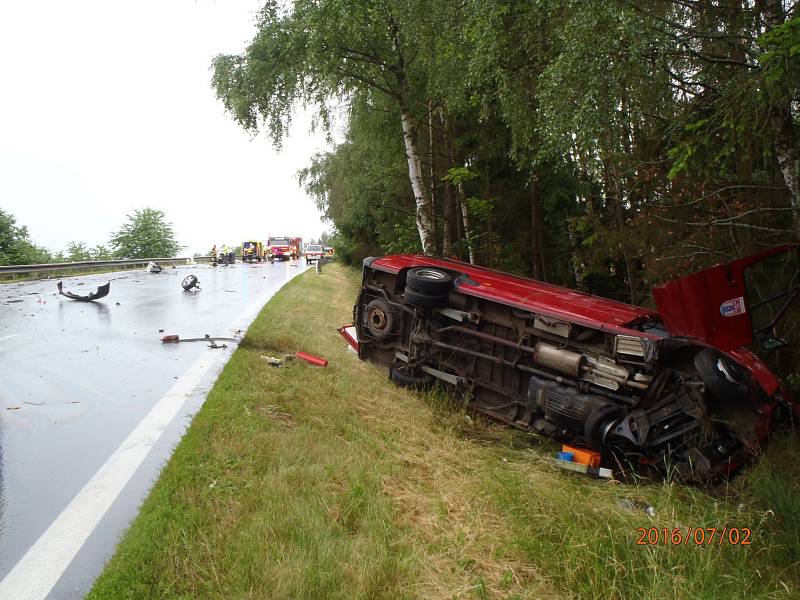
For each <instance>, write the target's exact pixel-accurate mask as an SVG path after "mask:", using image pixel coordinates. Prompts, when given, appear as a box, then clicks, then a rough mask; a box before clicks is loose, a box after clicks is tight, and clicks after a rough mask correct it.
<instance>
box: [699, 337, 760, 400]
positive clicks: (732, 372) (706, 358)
mask: <svg viewBox="0 0 800 600" xmlns="http://www.w3.org/2000/svg"><path fill="white" fill-rule="evenodd" d="M694 366H695V368H696V369H697V374H698V375H700V379H702V380H703V383H704V384H705V385H706V389H707V390H708V391H709V392H711V395H712V396H713V397H714V398H715V399H716V400H718V401H722V402H725V403H728V402H744V401H746V400H747V399H748V398H749V397H750V385H749V383H750V377H749V375H748V374H747V371H745V370H744V367H742V366H741V365H740V364H739V363H737V362H735V361H734V360H732V359H730V358H728V357H727V356H725V355H724V354H722V352H720V351H719V350H714V349H713V348H706V349H705V350H701V351H700V352H698V353H697V356H695V357H694Z"/></svg>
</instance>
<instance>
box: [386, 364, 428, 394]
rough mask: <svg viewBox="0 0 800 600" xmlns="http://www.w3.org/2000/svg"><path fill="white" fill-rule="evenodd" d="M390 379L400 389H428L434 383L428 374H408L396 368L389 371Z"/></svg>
mask: <svg viewBox="0 0 800 600" xmlns="http://www.w3.org/2000/svg"><path fill="white" fill-rule="evenodd" d="M389 379H391V380H392V381H393V382H394V383H395V384H396V385H398V386H399V387H405V388H413V389H416V390H419V389H423V388H425V387H428V386H429V385H430V384H431V382H432V381H433V377H431V376H430V375H428V374H427V373H419V374H417V373H408V372H407V370H400V369H395V368H392V370H391V371H389Z"/></svg>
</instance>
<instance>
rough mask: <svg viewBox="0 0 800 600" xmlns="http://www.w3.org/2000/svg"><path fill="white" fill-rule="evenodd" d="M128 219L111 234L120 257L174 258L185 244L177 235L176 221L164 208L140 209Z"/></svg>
mask: <svg viewBox="0 0 800 600" xmlns="http://www.w3.org/2000/svg"><path fill="white" fill-rule="evenodd" d="M127 219H128V220H127V222H126V223H125V224H124V225H123V226H122V227H121V228H120V230H119V231H117V232H116V233H114V234H113V235H112V236H111V240H110V242H109V243H110V245H111V248H112V249H113V251H114V256H117V257H119V258H171V257H173V256H175V255H176V254H177V253H178V250H180V249H181V245H180V244H178V242H177V240H176V239H175V234H174V232H173V230H172V225H171V224H169V223H167V222H166V221H165V220H164V219H165V215H164V211H161V210H156V209H153V208H142V209H136V210H135V211H134V212H133V214H131V215H128V217H127Z"/></svg>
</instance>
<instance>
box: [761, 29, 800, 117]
mask: <svg viewBox="0 0 800 600" xmlns="http://www.w3.org/2000/svg"><path fill="white" fill-rule="evenodd" d="M758 44H759V46H761V48H763V49H764V52H763V53H762V54H760V55H759V56H758V61H759V62H760V63H761V65H762V66H763V75H762V76H763V79H764V82H765V84H766V86H765V87H766V92H767V96H768V99H769V100H770V101H775V100H778V101H781V100H785V99H786V98H791V99H795V100H796V99H798V96H799V95H800V14H797V15H795V16H794V17H793V18H792V19H789V20H788V21H786V22H785V23H783V24H781V25H778V26H777V27H775V28H773V29H771V30H770V31H768V32H767V33H765V34H764V35H762V36H761V37H760V38H759V39H758Z"/></svg>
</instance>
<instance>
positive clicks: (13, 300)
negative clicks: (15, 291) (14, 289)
mask: <svg viewBox="0 0 800 600" xmlns="http://www.w3.org/2000/svg"><path fill="white" fill-rule="evenodd" d="M22 300H23V299H22V298H11V299H10V300H6V304H16V303H17V302H22Z"/></svg>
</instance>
